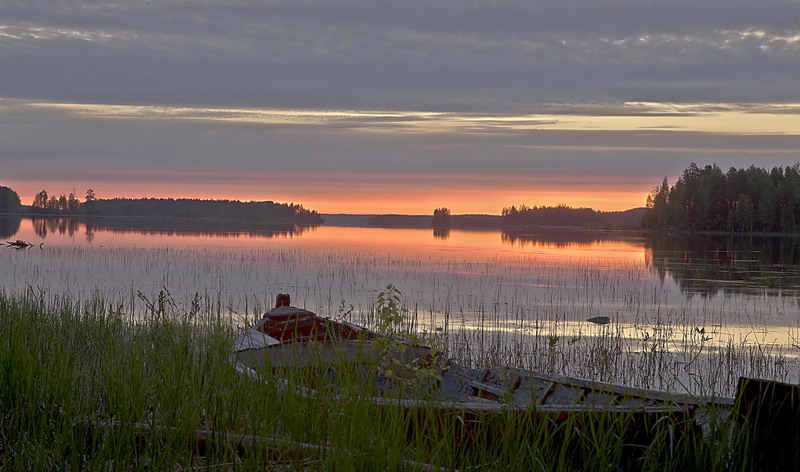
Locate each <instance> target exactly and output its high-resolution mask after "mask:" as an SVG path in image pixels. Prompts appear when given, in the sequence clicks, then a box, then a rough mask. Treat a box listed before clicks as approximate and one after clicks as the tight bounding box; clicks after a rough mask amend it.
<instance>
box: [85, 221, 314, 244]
mask: <svg viewBox="0 0 800 472" xmlns="http://www.w3.org/2000/svg"><path fill="white" fill-rule="evenodd" d="M317 227H318V225H316V226H305V225H286V224H285V225H269V224H264V223H255V222H254V223H248V222H231V221H217V220H187V221H177V222H176V221H174V220H155V219H141V220H131V219H124V220H116V219H101V220H92V221H87V222H86V239H87V240H90V241H91V238H93V237H94V232H95V231H104V232H109V233H116V234H142V235H154V236H215V237H227V238H238V237H249V238H272V237H294V236H300V235H302V234H303V233H306V232H307V231H310V230H312V229H316V228H317ZM90 235H91V236H90Z"/></svg>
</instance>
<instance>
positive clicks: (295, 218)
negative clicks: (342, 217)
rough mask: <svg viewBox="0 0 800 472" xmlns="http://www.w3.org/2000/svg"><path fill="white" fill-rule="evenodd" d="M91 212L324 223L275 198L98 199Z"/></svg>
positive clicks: (293, 204)
mask: <svg viewBox="0 0 800 472" xmlns="http://www.w3.org/2000/svg"><path fill="white" fill-rule="evenodd" d="M88 212H90V213H92V214H98V215H103V216H113V217H161V218H163V217H167V218H179V219H219V220H248V221H261V222H276V223H289V222H291V223H304V224H321V223H323V219H322V217H321V216H320V215H319V213H317V212H316V211H315V210H308V209H306V208H304V207H303V205H300V204H296V203H276V202H273V201H250V202H242V201H239V200H201V199H188V198H178V199H173V198H136V199H131V198H112V199H97V200H94V201H93V202H91V203H90V204H89V205H88Z"/></svg>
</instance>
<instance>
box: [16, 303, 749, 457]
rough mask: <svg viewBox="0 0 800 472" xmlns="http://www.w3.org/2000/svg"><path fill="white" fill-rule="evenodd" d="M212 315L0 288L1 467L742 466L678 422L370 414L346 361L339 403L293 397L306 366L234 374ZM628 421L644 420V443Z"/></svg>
mask: <svg viewBox="0 0 800 472" xmlns="http://www.w3.org/2000/svg"><path fill="white" fill-rule="evenodd" d="M137 304H141V305H143V306H144V307H145V308H144V309H143V310H142V309H137V311H135V312H133V311H130V307H131V306H137ZM224 314H225V313H224V309H220V304H219V303H218V301H217V298H216V297H215V296H214V295H209V296H198V297H194V298H193V299H192V300H191V301H188V303H182V302H176V301H175V300H173V299H172V298H171V297H170V296H169V295H168V294H166V293H161V294H160V295H157V296H155V297H148V296H146V295H142V296H141V297H139V296H137V297H136V300H135V301H128V300H120V299H117V298H114V299H112V300H109V299H104V298H102V297H92V298H88V299H84V300H82V299H79V298H74V297H70V296H64V295H57V296H54V295H53V294H44V293H35V292H32V291H29V292H28V293H26V294H21V295H7V294H0V415H2V416H0V468H2V470H54V469H71V470H79V469H84V470H132V469H134V470H138V469H155V470H163V469H173V470H189V469H195V468H198V469H199V468H215V469H216V470H220V469H222V470H227V469H237V470H238V469H250V468H252V469H264V468H272V469H287V470H320V469H325V470H414V469H416V470H439V469H442V470H453V469H460V470H489V469H511V470H627V469H638V470H731V469H736V468H737V467H738V468H740V469H742V470H745V468H744V466H740V465H739V464H747V459H748V457H749V455H748V454H749V453H748V450H749V449H748V447H747V444H748V443H747V438H746V437H745V438H739V437H738V436H736V435H730V434H729V433H728V432H726V431H724V430H715V432H714V434H717V435H719V437H716V438H715V437H710V438H709V437H705V436H704V435H702V434H699V433H698V432H697V431H695V430H694V429H693V427H692V425H690V424H686V423H682V422H680V421H677V422H675V423H672V424H665V423H663V422H662V424H658V425H656V424H647V420H646V418H639V419H637V418H630V417H624V416H620V415H617V416H598V415H585V416H580V415H573V416H571V417H569V418H566V419H558V418H556V417H549V416H546V415H537V414H535V412H533V411H529V412H524V414H519V413H514V412H511V411H507V412H501V413H498V414H496V415H491V416H486V417H480V418H469V417H464V414H463V413H459V412H453V413H452V414H444V415H440V414H436V413H434V412H433V411H424V410H421V411H407V410H403V409H396V408H380V407H377V406H375V405H374V404H372V403H370V402H368V401H366V400H365V399H364V397H365V396H366V394H365V392H366V391H365V388H366V387H365V385H364V381H363V377H362V376H359V375H357V373H354V371H353V370H352V369H350V368H348V367H347V366H335V365H334V369H335V371H336V375H337V379H339V382H340V384H341V390H342V391H344V392H347V393H348V394H347V395H338V396H334V395H325V394H324V393H323V394H320V395H318V396H314V397H309V396H305V395H301V394H299V393H298V389H297V388H295V387H296V386H300V385H308V383H309V382H311V385H312V386H313V385H314V384H313V382H315V378H316V377H314V375H312V374H313V370H314V369H313V368H312V369H311V370H297V371H293V372H292V374H291V375H289V376H288V386H287V385H286V384H282V383H280V382H276V381H269V380H274V379H272V377H270V376H271V371H262V372H261V375H263V376H264V378H265V379H267V380H268V381H267V382H261V381H255V380H254V379H252V378H248V377H246V376H242V375H241V374H239V373H238V372H236V371H235V370H234V369H232V367H231V365H230V363H229V352H230V347H231V343H232V341H233V338H234V336H235V330H236V328H235V327H234V326H233V325H232V324H231V323H230V320H229V319H228V317H226V316H223V315H224ZM599 334H600V336H599V339H603V341H599V342H598V343H596V344H592V345H591V346H590V348H591V349H592V351H591V352H592V353H595V354H596V355H597V356H599V357H601V358H602V359H600V360H598V361H597V362H598V363H601V364H602V366H601V365H600V364H598V366H597V367H592V366H591V365H590V366H588V367H586V368H587V369H595V368H597V369H612V370H613V369H623V368H627V366H625V365H616V364H615V363H614V362H616V361H614V360H613V359H614V356H617V357H619V355H620V353H619V349H623V350H624V347H621V346H623V344H624V343H622V342H621V341H620V338H621V335H620V334H619V333H618V332H617V331H616V330H614V329H608V330H607V332H605V333H599ZM459 335H463V336H466V334H465V333H459V332H457V331H455V332H451V334H450V336H451V337H453V338H455V337H457V336H459ZM450 342H451V343H454V342H455V341H452V340H451V341H450ZM484 342H485V343H495V344H496V343H498V342H499V341H498V340H496V339H493V338H492V336H491V335H489V336H487V337H485V338H484ZM543 342H544V343H545V346H544V351H543V354H547V355H550V356H551V357H552V358H553V359H554V360H553V361H552V362H554V363H556V364H557V363H558V362H565V360H564V359H567V361H569V362H573V360H569V355H568V354H565V353H564V352H561V351H559V346H560V344H561V343H562V339H561V338H559V339H558V341H556V342H555V343H552V342H551V341H543ZM567 342H568V341H567ZM497 345H499V344H497ZM539 348H540V346H538V345H534V347H533V348H526V349H539ZM548 350H549V351H548ZM526 352H528V351H526ZM493 355H494V356H497V358H498V359H499V360H503V359H513V358H514V356H513V353H503V352H502V351H501V350H499V349H498V351H497V352H496V353H495V354H493ZM604 356H608V357H604ZM490 360H492V359H489V358H486V359H484V361H487V362H488V361H490ZM543 362H544V361H543ZM547 362H549V361H547ZM575 362H576V361H575ZM647 362H649V361H646V362H644V364H643V365H644V366H645V367H644V368H648V367H646V366H647V365H649V364H648V363H647ZM615 365H616V367H615ZM600 375H605V374H602V373H601V374H600ZM609 375H611V374H609ZM631 424H637V425H638V426H640V427H641V426H642V425H645V426H644V431H647V432H648V434H649V436H647V438H646V440H645V441H641V440H636V441H634V440H633V439H634V438H633V437H632V436H631V435H632V434H633V433H635V432H636V431H640V430H642V429H641V428H640V429H637V430H635V431H633V432H632V431H631V429H630V425H631ZM473 426H475V427H473ZM198 431H202V432H205V433H204V434H205V435H204V438H205V442H202V443H201V442H198ZM222 433H225V434H222ZM245 438H249V439H247V441H245ZM639 439H641V438H639ZM734 452H735V453H736V454H734Z"/></svg>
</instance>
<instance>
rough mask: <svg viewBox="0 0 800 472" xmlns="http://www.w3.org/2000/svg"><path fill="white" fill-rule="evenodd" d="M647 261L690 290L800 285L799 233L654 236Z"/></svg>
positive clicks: (795, 287) (648, 242) (712, 291)
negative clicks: (796, 236)
mask: <svg viewBox="0 0 800 472" xmlns="http://www.w3.org/2000/svg"><path fill="white" fill-rule="evenodd" d="M645 262H646V263H647V265H648V266H649V267H650V270H651V271H652V272H653V273H654V274H656V275H658V277H659V278H660V279H661V280H662V281H663V280H664V278H665V277H666V276H667V275H670V276H671V277H672V278H673V279H674V280H675V282H676V283H677V285H678V287H679V288H680V290H681V291H683V292H686V293H696V294H701V295H704V296H708V295H714V294H716V293H718V292H719V291H720V290H723V291H726V292H731V293H756V292H763V291H764V290H772V291H775V290H778V291H781V292H785V291H787V290H788V291H791V292H792V293H795V292H797V291H798V288H800V268H798V265H799V264H800V238H795V237H757V236H746V237H745V236H738V237H734V236H707V235H703V236H701V235H671V236H659V235H653V236H650V237H648V238H647V239H646V240H645Z"/></svg>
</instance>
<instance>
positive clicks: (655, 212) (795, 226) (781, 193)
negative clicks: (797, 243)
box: [642, 163, 800, 233]
mask: <svg viewBox="0 0 800 472" xmlns="http://www.w3.org/2000/svg"><path fill="white" fill-rule="evenodd" d="M642 226H644V227H646V228H676V229H681V230H700V231H725V232H738V233H750V232H781V233H789V232H791V233H797V232H800V163H798V164H794V165H792V166H789V167H774V168H772V170H766V169H764V168H760V167H755V166H750V167H749V168H747V169H736V168H735V167H731V168H730V169H729V170H728V171H727V172H723V171H722V169H720V168H719V167H717V165H716V164H714V165H707V166H705V167H703V168H702V169H701V168H699V167H698V166H697V164H694V163H692V164H691V165H690V166H689V167H688V168H686V170H685V171H684V172H683V174H682V175H681V176H680V177H679V178H678V180H677V182H675V185H673V186H671V187H670V185H669V182H668V181H667V178H666V177H665V178H664V180H663V182H662V183H661V185H659V186H657V187H655V188H654V189H653V191H652V192H651V193H650V195H648V197H647V211H646V213H645V215H644V217H643V218H642Z"/></svg>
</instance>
